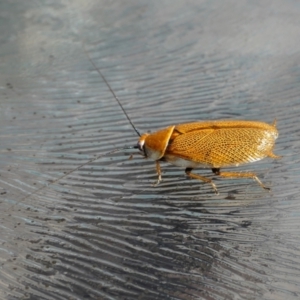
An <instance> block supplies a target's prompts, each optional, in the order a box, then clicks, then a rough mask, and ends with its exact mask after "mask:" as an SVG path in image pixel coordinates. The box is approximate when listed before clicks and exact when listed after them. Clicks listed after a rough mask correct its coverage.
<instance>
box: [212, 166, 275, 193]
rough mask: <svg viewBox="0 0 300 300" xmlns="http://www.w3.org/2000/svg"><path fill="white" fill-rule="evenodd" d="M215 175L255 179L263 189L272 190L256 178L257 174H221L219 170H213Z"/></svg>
mask: <svg viewBox="0 0 300 300" xmlns="http://www.w3.org/2000/svg"><path fill="white" fill-rule="evenodd" d="M211 170H212V171H213V173H215V174H216V175H218V176H221V177H227V178H228V177H229V178H252V179H254V180H255V181H256V182H257V183H258V184H259V185H260V186H261V187H262V188H263V189H265V190H268V191H269V190H270V188H269V187H266V186H265V185H264V184H263V183H262V182H261V181H260V180H259V179H258V177H257V176H256V174H255V173H252V172H246V173H237V172H221V171H220V169H219V168H212V169H211Z"/></svg>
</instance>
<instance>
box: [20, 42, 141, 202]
mask: <svg viewBox="0 0 300 300" xmlns="http://www.w3.org/2000/svg"><path fill="white" fill-rule="evenodd" d="M83 50H84V52H85V54H86V56H87V57H88V59H89V61H90V63H91V64H92V66H93V67H94V69H95V70H96V71H97V72H98V74H99V75H100V76H101V78H102V79H103V81H104V82H105V84H106V85H107V87H108V89H109V90H110V92H111V93H112V95H113V96H114V98H115V100H116V101H117V103H118V104H119V106H120V108H121V109H122V111H123V113H124V115H125V116H126V118H127V120H128V122H129V123H130V125H131V126H132V128H133V129H134V131H135V132H136V133H137V135H138V136H141V134H140V133H139V131H138V130H137V129H136V127H135V125H134V124H133V122H132V121H131V119H130V118H129V116H128V114H127V112H126V110H125V109H124V107H123V105H122V104H121V102H120V100H119V98H118V97H117V95H116V94H115V92H114V91H113V89H112V88H111V86H110V84H109V83H108V81H107V80H106V78H105V77H104V75H103V74H102V72H101V71H100V69H99V68H98V67H97V66H96V64H95V63H94V61H93V60H92V59H91V57H90V55H89V53H88V51H87V50H86V49H85V46H84V45H83ZM134 148H138V146H125V147H123V148H118V149H114V150H112V151H109V152H107V153H104V154H100V155H98V156H96V157H94V158H92V159H90V160H89V161H87V162H85V163H82V164H80V165H79V166H77V167H76V168H75V169H72V170H70V171H68V172H66V173H64V174H63V175H61V176H60V177H58V178H56V179H54V180H52V181H50V182H49V183H48V184H45V185H43V186H41V187H40V188H38V189H37V190H35V191H34V192H32V193H30V194H29V195H27V196H25V197H23V198H22V199H21V200H20V201H23V200H25V199H27V198H29V197H31V196H33V195H36V194H37V193H39V192H40V191H41V190H43V189H45V188H47V187H48V186H49V185H52V184H55V183H57V182H59V181H60V180H61V179H63V178H65V177H67V176H68V175H70V174H71V173H73V172H76V171H77V170H79V169H80V168H82V167H84V166H85V165H88V164H90V163H92V162H94V161H96V160H98V159H100V158H101V157H103V156H106V155H110V154H113V153H116V152H119V151H122V150H127V149H134ZM20 201H19V202H20Z"/></svg>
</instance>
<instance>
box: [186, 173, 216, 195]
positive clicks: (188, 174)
mask: <svg viewBox="0 0 300 300" xmlns="http://www.w3.org/2000/svg"><path fill="white" fill-rule="evenodd" d="M192 170H193V169H192V168H186V169H185V174H186V175H187V176H189V177H191V178H194V179H199V180H202V181H204V182H207V183H210V184H211V186H212V188H213V189H214V191H215V193H216V194H219V192H218V190H217V187H216V185H215V184H214V183H213V182H212V180H211V179H209V178H206V177H203V176H201V175H198V174H194V173H192Z"/></svg>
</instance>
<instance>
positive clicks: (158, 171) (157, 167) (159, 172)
mask: <svg viewBox="0 0 300 300" xmlns="http://www.w3.org/2000/svg"><path fill="white" fill-rule="evenodd" d="M155 165H156V173H157V175H158V178H157V181H156V182H154V184H153V186H157V185H158V184H159V183H160V182H161V181H162V179H161V168H160V164H159V160H156V161H155Z"/></svg>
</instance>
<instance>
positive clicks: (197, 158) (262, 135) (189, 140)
mask: <svg viewBox="0 0 300 300" xmlns="http://www.w3.org/2000/svg"><path fill="white" fill-rule="evenodd" d="M277 136H278V132H277V129H276V126H275V122H274V124H273V125H269V124H266V123H263V122H256V121H226V120H224V121H210V122H194V123H187V124H181V125H177V126H175V128H174V131H173V133H172V135H171V138H170V140H169V145H168V147H167V149H166V152H165V154H166V155H168V154H170V155H172V156H176V157H180V158H183V159H186V160H191V161H194V162H198V163H203V164H205V165H208V166H211V167H215V168H220V167H226V166H227V167H228V166H238V165H240V164H244V163H249V162H254V161H257V160H260V159H262V158H264V157H266V156H268V155H269V154H272V149H273V146H274V143H275V140H276V138H277Z"/></svg>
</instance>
